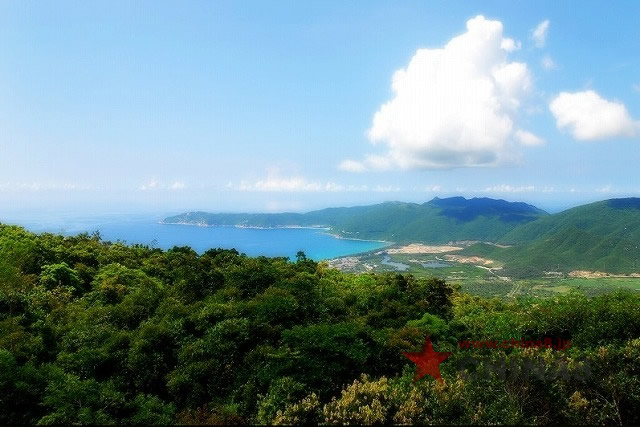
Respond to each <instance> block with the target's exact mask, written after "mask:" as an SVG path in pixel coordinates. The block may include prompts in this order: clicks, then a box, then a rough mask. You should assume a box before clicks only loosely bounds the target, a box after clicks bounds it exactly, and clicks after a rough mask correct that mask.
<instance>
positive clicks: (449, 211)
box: [164, 197, 548, 243]
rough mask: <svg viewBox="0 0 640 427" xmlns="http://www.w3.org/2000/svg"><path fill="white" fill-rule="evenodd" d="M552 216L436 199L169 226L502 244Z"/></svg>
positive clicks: (217, 217)
mask: <svg viewBox="0 0 640 427" xmlns="http://www.w3.org/2000/svg"><path fill="white" fill-rule="evenodd" d="M547 215H548V214H547V213H546V212H544V211H542V210H540V209H538V208H536V207H535V206H531V205H528V204H526V203H520V202H515V203H514V202H507V201H505V200H495V199H489V198H473V199H465V198H464V197H451V198H445V199H440V198H437V197H436V198H434V199H433V200H431V201H429V202H426V203H423V204H417V203H403V202H385V203H380V204H377V205H369V206H356V207H350V208H328V209H322V210H318V211H312V212H308V213H305V214H298V213H280V214H220V213H219V214H212V213H206V212H187V213H183V214H180V215H176V216H173V217H169V218H166V219H165V220H164V223H167V224H193V225H209V226H247V227H287V226H289V227H290V226H306V227H308V226H325V227H329V228H331V230H332V232H334V233H336V234H340V235H342V236H345V237H354V238H361V239H377V240H388V241H393V242H429V243H446V242H449V241H455V240H485V241H497V240H499V239H501V238H502V237H504V236H505V235H506V234H507V233H509V232H511V231H512V230H514V229H515V228H516V227H517V226H519V225H521V224H525V223H528V222H531V221H534V220H536V219H538V218H541V217H545V216H547Z"/></svg>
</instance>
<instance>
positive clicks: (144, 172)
mask: <svg viewBox="0 0 640 427" xmlns="http://www.w3.org/2000/svg"><path fill="white" fill-rule="evenodd" d="M638 16H640V4H639V3H637V2H608V3H603V2H584V1H580V2H577V1H576V2H572V1H571V2H570V1H566V2H544V1H537V2H482V3H479V2H467V1H464V2H451V1H447V2H423V1H416V2H412V1H403V2H376V1H369V2H344V1H334V2H324V1H323V2H315V3H313V2H299V1H274V2H266V1H234V2H226V1H203V2H195V1H190V2H161V1H153V2H151V1H148V2H145V1H136V2H128V1H127V2H125V1H123V2H117V1H108V2H98V1H95V2H82V1H78V2H64V1H58V2H31V1H9V0H5V1H3V2H0V52H1V54H0V209H4V210H11V209H25V210H28V209H71V210H74V211H82V210H86V211H94V210H97V211H100V210H108V211H119V212H125V211H128V210H130V211H140V210H146V211H154V210H162V211H183V210H192V209H203V210H209V211H285V210H286V211H306V210H310V209H315V208H321V207H326V206H345V205H356V204H364V203H373V202H380V201H385V200H403V201H416V202H423V201H426V200H429V199H431V198H432V197H434V196H439V197H446V196H449V195H464V196H468V197H471V196H486V197H497V198H504V199H507V200H522V201H527V202H530V203H534V204H536V205H538V206H540V207H542V208H545V209H548V210H557V209H561V208H564V207H568V206H572V205H575V204H580V203H584V202H588V201H593V200H599V199H604V198H611V197H622V196H640V180H638V179H637V177H638V172H637V170H638V169H637V164H638V160H640V156H639V154H640V149H639V148H640V146H639V144H640V126H639V121H640V56H638V54H637V52H640V31H639V30H638V28H637V17H638ZM536 30H537V31H536ZM399 70H400V71H399ZM394 76H395V77H394ZM392 80H393V81H394V82H396V83H395V84H394V85H393V86H392Z"/></svg>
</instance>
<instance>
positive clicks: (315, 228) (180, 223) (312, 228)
mask: <svg viewBox="0 0 640 427" xmlns="http://www.w3.org/2000/svg"><path fill="white" fill-rule="evenodd" d="M158 224H162V225H190V226H194V227H203V228H213V227H227V228H248V229H253V230H282V229H307V230H331V228H330V227H324V226H317V227H316V226H302V225H278V226H275V227H261V226H259V225H217V224H202V223H194V222H164V221H158Z"/></svg>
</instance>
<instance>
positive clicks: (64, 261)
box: [0, 207, 640, 424]
mask: <svg viewBox="0 0 640 427" xmlns="http://www.w3.org/2000/svg"><path fill="white" fill-rule="evenodd" d="M403 209H404V208H403ZM407 209H408V210H410V209H412V208H410V207H409V208H407ZM458 214H459V212H458ZM0 254H1V255H2V257H0V424H116V423H125V424H172V423H178V424H194V423H204V424H230V423H264V424H271V423H274V424H297V423H339V424H342V423H357V424H371V423H379V424H382V423H400V424H409V423H420V424H461V423H462V424H470V423H478V424H500V423H507V424H521V423H551V422H554V423H584V422H587V423H593V424H605V423H607V424H608V423H630V424H638V423H640V419H639V418H638V415H637V408H638V407H640V381H639V380H638V378H640V340H639V339H638V337H639V336H640V296H639V295H637V294H632V293H629V292H626V293H625V292H617V293H613V294H604V295H599V296H596V297H593V298H587V297H585V296H584V295H579V294H573V293H569V294H567V295H562V296H558V297H554V298H547V299H528V300H517V301H513V302H505V301H501V300H497V299H494V300H489V299H485V298H479V297H472V296H470V295H467V294H463V293H460V292H459V288H457V287H454V286H450V285H449V284H447V283H446V282H445V281H443V280H441V279H437V278H415V277H413V276H411V275H402V274H395V273H384V274H373V273H365V274H359V275H356V274H344V273H341V272H339V271H337V270H332V269H330V268H328V267H327V265H326V264H318V263H316V262H314V261H313V260H310V259H308V258H306V257H305V256H303V254H300V256H298V259H297V260H295V261H289V260H287V259H284V258H265V257H259V258H249V257H246V256H244V255H242V254H239V253H238V252H237V251H234V250H222V249H212V250H209V251H207V252H205V253H204V254H201V255H200V254H197V253H195V252H194V251H193V250H191V249H190V248H185V247H177V248H173V249H171V250H169V251H161V250H158V249H153V248H148V247H145V246H139V245H134V246H126V245H123V244H120V243H115V244H114V243H109V242H102V241H101V240H100V236H99V235H91V236H90V235H79V236H75V237H62V236H56V235H52V234H42V235H34V234H30V233H27V232H25V231H24V230H22V229H20V228H18V227H8V226H1V225H0ZM426 334H428V335H430V337H431V339H432V341H433V343H434V348H435V349H436V351H448V352H452V355H451V357H450V358H449V359H447V361H445V362H444V363H443V364H442V365H441V371H442V375H443V377H444V381H445V382H444V384H440V383H439V382H437V381H435V380H433V379H431V378H429V377H428V376H427V377H425V378H423V379H421V380H420V381H418V382H417V383H415V384H412V383H411V379H412V376H413V370H414V365H413V364H412V363H411V362H410V361H409V360H408V359H407V358H405V357H404V356H403V355H402V352H406V351H418V350H419V349H420V348H421V347H422V344H423V342H424V338H425V335H426ZM548 336H553V337H561V338H563V339H565V340H571V343H572V346H571V348H569V349H568V350H566V351H565V352H553V351H551V350H536V349H527V350H516V349H513V350H512V349H508V350H502V349H500V350H495V351H493V350H492V351H488V350H484V351H479V352H478V354H481V355H485V356H487V357H489V359H487V360H488V361H485V362H483V363H485V364H499V363H506V364H507V365H509V364H510V363H515V364H522V363H524V361H526V360H528V359H527V358H531V357H540V358H542V359H543V360H546V361H554V360H556V359H558V358H564V359H562V360H564V361H565V362H564V363H566V364H567V367H568V368H567V369H568V370H569V371H572V372H573V371H575V370H576V369H581V367H582V368H583V367H584V360H587V361H588V362H589V363H590V369H591V371H592V378H593V379H592V380H589V381H586V382H580V381H577V380H575V379H572V378H565V377H563V376H561V375H556V376H555V377H552V378H550V379H549V380H546V381H540V380H538V379H535V378H533V379H532V378H527V379H516V380H511V379H509V378H506V379H501V378H498V377H495V376H494V377H490V378H484V377H478V378H476V379H475V380H469V379H465V378H463V375H462V373H461V372H460V371H458V370H457V368H456V367H457V365H458V363H460V362H461V360H462V358H463V357H464V356H465V354H468V353H465V352H464V351H462V350H460V349H458V345H457V342H458V340H463V339H495V340H501V339H511V338H518V339H520V338H522V339H531V340H536V339H541V338H544V337H548ZM581 364H582V365H581ZM484 367H485V365H484V364H483V365H480V366H478V367H476V368H473V369H476V371H474V370H473V369H471V368H470V372H471V373H473V372H476V373H477V372H481V370H482V369H483V368H484ZM594 379H597V380H594Z"/></svg>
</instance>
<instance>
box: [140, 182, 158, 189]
mask: <svg viewBox="0 0 640 427" xmlns="http://www.w3.org/2000/svg"><path fill="white" fill-rule="evenodd" d="M159 185H160V184H158V181H156V180H155V179H152V180H151V181H149V182H147V183H146V184H142V185H141V186H140V190H142V191H147V190H155V189H157V188H159Z"/></svg>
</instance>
